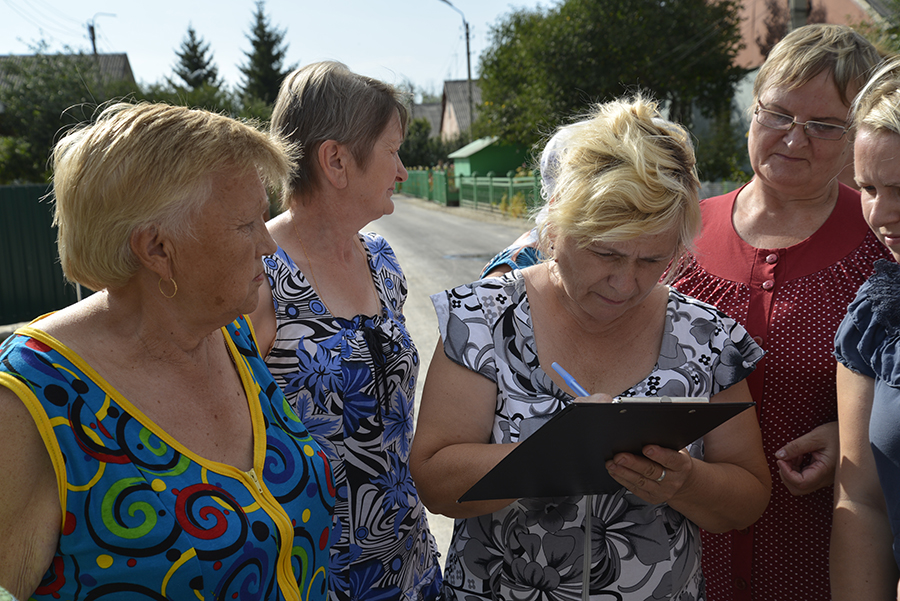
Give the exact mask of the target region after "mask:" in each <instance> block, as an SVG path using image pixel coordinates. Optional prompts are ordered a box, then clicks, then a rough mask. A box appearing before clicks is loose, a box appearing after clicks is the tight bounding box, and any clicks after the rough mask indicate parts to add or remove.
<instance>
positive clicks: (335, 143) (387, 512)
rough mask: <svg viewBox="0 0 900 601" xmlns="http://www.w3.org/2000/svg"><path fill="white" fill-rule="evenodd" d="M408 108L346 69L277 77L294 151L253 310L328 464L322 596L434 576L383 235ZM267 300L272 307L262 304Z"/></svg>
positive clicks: (411, 361) (400, 324)
mask: <svg viewBox="0 0 900 601" xmlns="http://www.w3.org/2000/svg"><path fill="white" fill-rule="evenodd" d="M406 120H407V112H406V108H405V106H404V104H403V99H402V97H401V96H400V94H399V93H398V92H397V90H395V89H394V88H392V87H391V86H389V85H387V84H385V83H383V82H380V81H378V80H375V79H371V78H369V77H364V76H362V75H357V74H356V73H353V72H351V71H350V70H348V69H347V68H346V67H345V66H344V65H342V64H340V63H335V62H323V63H314V64H311V65H307V66H305V67H303V68H301V69H298V70H296V71H294V72H293V73H291V74H290V75H288V76H287V78H286V79H285V81H284V83H283V84H282V86H281V91H280V92H279V93H278V100H277V101H276V103H275V110H274V112H273V114H272V128H273V129H274V130H275V131H278V132H280V133H281V134H282V135H284V136H285V137H287V138H288V139H289V140H291V141H292V142H294V143H296V144H297V145H298V146H301V147H302V149H303V157H302V158H301V159H300V167H299V169H298V170H297V171H296V173H295V174H294V177H293V178H292V179H291V181H290V182H289V184H288V185H287V186H286V187H285V188H286V189H285V191H284V194H283V197H282V208H284V209H285V211H284V212H283V213H282V214H281V215H279V216H278V217H276V218H274V219H272V220H271V221H270V222H269V223H268V227H269V231H270V232H272V236H273V237H274V238H275V241H276V242H277V243H278V251H277V252H276V253H275V254H274V255H272V256H271V257H267V258H266V259H265V261H264V266H265V269H266V273H267V274H268V285H264V286H263V287H262V289H261V291H260V293H261V295H262V298H261V300H260V303H259V307H258V308H257V310H256V312H255V313H254V314H253V315H252V320H253V324H254V327H255V328H256V330H257V332H258V333H259V341H260V347H261V348H262V350H263V352H264V354H265V355H266V364H267V365H268V366H269V369H271V370H272V374H273V375H274V376H275V380H276V381H277V382H278V383H279V385H281V386H282V388H283V389H284V392H285V395H287V398H288V400H289V401H290V403H291V405H292V406H293V407H294V409H295V410H296V411H297V414H298V415H299V416H300V418H301V419H302V420H303V423H304V424H306V426H307V427H308V428H309V430H310V432H311V433H312V435H313V437H314V438H315V439H316V441H317V442H318V443H319V444H320V445H321V446H322V448H323V449H324V450H325V452H326V453H327V454H328V457H329V459H331V460H332V465H333V466H334V478H335V485H336V487H337V503H336V505H335V515H336V516H337V518H338V521H337V525H336V527H335V533H334V538H333V546H332V550H331V556H332V559H331V585H332V590H331V598H332V600H333V601H349V600H351V599H353V600H356V599H385V600H393V599H404V600H408V601H420V600H421V601H432V600H434V599H436V597H437V596H438V595H439V593H440V586H441V571H440V566H439V565H438V555H437V551H436V549H435V544H434V538H433V537H432V536H431V532H430V531H429V529H428V518H427V516H426V513H425V509H424V507H423V505H422V502H421V501H420V500H419V496H418V493H417V492H416V487H415V484H413V481H412V478H411V477H410V475H409V468H408V457H409V447H410V444H411V441H412V430H413V402H414V400H415V390H416V379H417V376H418V373H419V355H418V352H417V351H416V347H415V345H414V344H413V342H412V340H411V339H410V336H409V332H408V331H407V330H406V320H405V318H404V316H403V304H404V302H405V301H406V290H407V287H406V278H405V277H404V276H403V272H402V271H401V269H400V265H399V264H398V262H397V258H396V257H395V256H394V251H393V250H391V247H390V246H389V245H388V243H387V241H385V239H384V238H382V237H381V236H377V235H374V234H364V233H361V232H360V229H361V228H363V227H365V225H366V224H368V223H369V222H371V221H374V220H376V219H378V218H380V217H381V216H383V215H387V214H390V213H391V212H393V210H394V203H393V201H392V200H391V194H392V193H393V191H394V184H395V183H396V182H398V181H404V180H405V179H406V177H407V173H406V169H405V168H404V167H403V163H402V161H401V160H400V157H399V156H398V151H399V149H400V143H401V142H402V141H403V136H404V134H405V131H406ZM273 301H274V302H273Z"/></svg>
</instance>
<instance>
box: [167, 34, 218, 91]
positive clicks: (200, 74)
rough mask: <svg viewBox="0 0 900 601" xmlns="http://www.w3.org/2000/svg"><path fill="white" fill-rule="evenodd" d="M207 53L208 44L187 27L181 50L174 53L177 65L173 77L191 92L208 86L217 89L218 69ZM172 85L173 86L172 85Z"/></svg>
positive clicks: (210, 55)
mask: <svg viewBox="0 0 900 601" xmlns="http://www.w3.org/2000/svg"><path fill="white" fill-rule="evenodd" d="M208 52H209V44H207V43H205V42H204V41H203V38H198V37H197V32H196V31H194V28H193V26H191V25H188V30H187V36H186V37H185V38H184V40H182V42H181V50H180V51H176V52H175V54H176V55H178V63H177V64H176V65H175V75H177V76H178V77H180V78H181V80H182V81H183V82H184V83H185V85H187V86H188V87H189V88H190V89H191V90H196V89H197V88H200V87H203V86H204V85H209V86H212V87H218V85H219V81H218V80H219V69H218V67H216V65H215V64H214V63H213V57H212V54H211V53H210V54H209V56H207V53H208ZM173 85H174V84H173Z"/></svg>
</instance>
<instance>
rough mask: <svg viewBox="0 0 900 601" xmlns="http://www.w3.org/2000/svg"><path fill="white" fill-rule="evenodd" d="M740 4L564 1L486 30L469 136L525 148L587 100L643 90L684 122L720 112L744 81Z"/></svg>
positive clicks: (516, 14)
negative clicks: (738, 61)
mask: <svg viewBox="0 0 900 601" xmlns="http://www.w3.org/2000/svg"><path fill="white" fill-rule="evenodd" d="M739 8H740V0H564V1H563V2H562V3H560V4H558V5H556V6H555V7H553V8H550V9H546V10H544V9H542V8H537V9H534V10H529V9H520V10H516V11H513V12H512V13H510V14H509V15H507V16H506V17H504V18H503V19H502V20H501V22H500V23H498V24H497V25H495V26H493V27H492V28H491V32H490V38H491V41H490V44H489V46H488V48H487V49H486V50H485V51H484V53H483V54H482V55H481V57H480V72H481V76H480V80H479V85H480V86H481V91H482V101H483V104H482V106H481V107H480V114H479V118H478V121H477V122H476V132H475V133H476V135H488V134H492V135H499V136H501V137H502V138H503V139H505V140H506V141H508V142H515V143H520V144H524V145H527V146H531V145H533V144H534V143H536V142H537V141H538V140H540V138H541V137H542V135H544V134H546V133H548V132H549V131H551V130H552V129H553V128H555V127H556V126H557V125H559V124H560V123H563V122H565V121H568V120H570V119H571V118H572V117H573V116H575V115H578V114H583V113H584V112H585V111H586V110H587V109H588V107H589V104H590V103H592V102H602V101H605V100H610V99H612V98H615V97H618V96H621V95H623V94H625V93H627V92H629V91H642V92H646V93H648V94H651V95H653V96H654V97H655V98H657V99H658V100H660V101H661V102H663V103H664V104H665V106H666V107H667V108H668V110H669V115H670V117H671V118H672V119H674V120H676V121H680V122H683V123H685V124H686V125H689V124H690V121H691V114H692V111H693V108H694V107H697V108H698V109H700V112H701V114H703V115H705V116H713V115H716V114H719V113H720V112H721V111H722V110H724V109H725V107H727V106H728V105H729V103H730V102H731V98H732V97H733V94H734V86H735V84H736V83H737V82H738V80H739V79H740V78H741V76H742V75H743V74H744V70H743V69H741V68H740V67H737V66H735V64H734V59H735V57H736V55H737V53H738V51H739V50H740V49H741V48H742V44H741V35H740V17H739V12H738V11H739Z"/></svg>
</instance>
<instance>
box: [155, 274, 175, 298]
mask: <svg viewBox="0 0 900 601" xmlns="http://www.w3.org/2000/svg"><path fill="white" fill-rule="evenodd" d="M162 281H163V279H162V278H159V281H158V282H156V287H157V288H159V293H160V294H162V295H163V296H165V297H166V298H175V295H176V294H178V284H177V283H176V282H175V278H172V285H173V286H175V290H174V291H173V292H172V295H171V296H169V295H168V294H166V293H165V292H163V289H162Z"/></svg>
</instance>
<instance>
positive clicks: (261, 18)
mask: <svg viewBox="0 0 900 601" xmlns="http://www.w3.org/2000/svg"><path fill="white" fill-rule="evenodd" d="M264 5H265V2H264V1H263V0H257V2H256V12H255V13H254V14H253V18H254V20H255V22H254V24H253V29H252V30H251V32H250V34H249V35H248V36H247V39H249V40H250V44H251V45H252V46H253V49H252V50H251V51H250V52H245V53H244V54H245V55H247V59H248V63H247V64H246V65H242V66H241V67H240V70H241V73H243V74H244V85H243V88H242V89H243V92H244V96H245V97H246V98H248V99H257V100H260V101H262V102H263V103H264V104H266V105H271V104H272V103H273V102H275V98H277V96H278V88H279V86H280V85H281V80H283V79H284V77H285V75H287V74H288V73H290V72H291V71H293V70H294V68H295V67H287V68H282V66H283V64H284V58H285V55H286V54H287V45H286V44H285V43H284V36H285V32H284V31H278V30H277V29H275V28H273V27H272V26H271V25H269V20H268V18H267V17H266V15H265V12H263V8H264ZM249 103H250V104H252V100H250V102H249Z"/></svg>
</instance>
